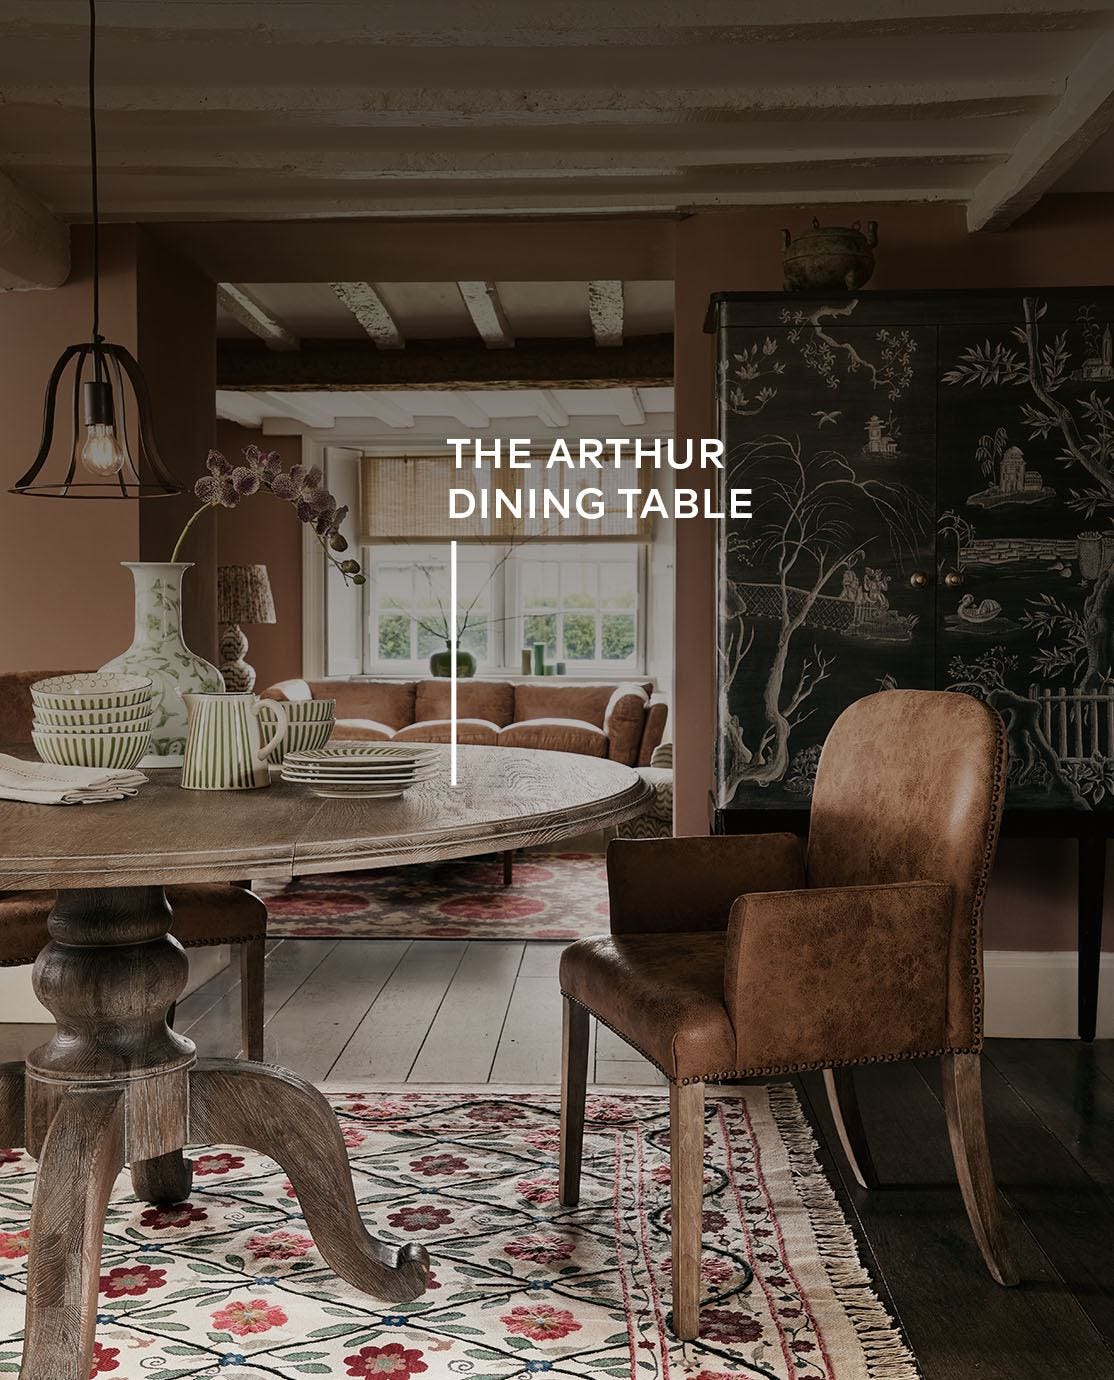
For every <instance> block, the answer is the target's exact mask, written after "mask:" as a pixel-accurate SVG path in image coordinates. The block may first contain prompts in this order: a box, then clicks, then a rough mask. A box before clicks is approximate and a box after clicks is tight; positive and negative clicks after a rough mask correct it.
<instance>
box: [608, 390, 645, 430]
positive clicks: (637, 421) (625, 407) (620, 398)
mask: <svg viewBox="0 0 1114 1380" xmlns="http://www.w3.org/2000/svg"><path fill="white" fill-rule="evenodd" d="M611 396H612V398H614V400H615V415H616V416H617V417H618V418H619V420H620V421H621V422H622V424H623V425H624V426H642V425H643V424H644V423H645V421H646V409H645V408H644V407H643V406H642V399H641V398H640V397H639V396H638V389H637V388H614V389H612V392H611Z"/></svg>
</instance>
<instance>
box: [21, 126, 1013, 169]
mask: <svg viewBox="0 0 1114 1380" xmlns="http://www.w3.org/2000/svg"><path fill="white" fill-rule="evenodd" d="M978 123H979V122H978V121H971V124H973V125H976V126H977V125H978ZM928 127H929V128H930V129H931V122H929V126H928ZM978 132H979V131H977V130H976V131H972V133H973V134H975V133H978ZM492 133H493V135H494V132H492ZM905 134H906V138H908V129H907V128H906V130H905ZM1012 148H1013V146H1012V144H1009V143H1007V142H1005V141H1004V140H1003V139H1002V138H998V139H996V140H991V139H987V138H986V137H983V138H981V139H978V140H977V142H976V141H972V143H970V144H955V145H954V146H948V145H942V144H940V143H939V142H938V141H937V142H935V143H933V142H931V141H930V140H929V139H926V142H924V143H923V144H913V143H911V142H907V143H904V144H903V143H893V144H885V143H878V144H877V145H875V144H871V143H866V142H863V137H862V136H860V135H858V134H848V135H847V136H846V141H845V142H844V143H842V144H838V143H833V144H832V145H830V146H828V147H820V148H813V147H810V146H809V145H808V144H807V142H801V143H798V144H796V145H794V146H793V147H784V148H776V147H770V148H745V147H739V148H722V147H715V148H709V147H707V146H704V147H700V148H688V149H685V148H680V149H674V148H670V147H669V146H668V144H666V143H663V144H662V146H661V147H659V148H656V149H654V148H651V149H644V148H638V149H622V148H616V149H613V150H610V151H606V152H596V151H593V150H583V149H568V150H561V151H558V152H533V151H531V150H529V149H522V150H517V151H515V152H506V153H504V152H502V151H492V150H490V149H487V150H474V151H473V150H462V151H460V152H457V153H445V152H437V151H432V150H431V151H429V152H420V153H380V152H375V153H373V154H367V155H362V154H356V153H353V154H347V153H334V152H327V153H319V152H315V151H310V152H307V153H305V154H302V155H300V156H299V159H298V164H297V168H296V169H292V168H291V165H290V160H289V157H284V156H283V155H282V154H279V153H275V152H271V151H262V152H261V151H257V150H251V149H237V148H236V147H235V146H234V144H233V143H232V142H231V141H229V142H227V143H225V144H224V145H223V146H222V147H221V148H220V149H215V148H202V147H198V148H196V149H195V150H192V151H191V150H181V151H178V150H174V151H164V150H160V149H158V148H156V147H153V146H145V147H144V148H142V149H137V150H134V151H133V150H127V149H124V148H122V147H118V148H117V151H116V152H115V154H114V155H113V156H112V157H111V158H104V159H101V172H102V175H104V174H112V175H114V176H116V177H118V178H121V179H123V178H124V177H134V178H137V179H139V178H142V179H144V180H146V179H149V178H151V177H157V176H158V175H159V174H161V173H166V172H169V171H172V170H173V171H175V172H179V171H182V170H188V171H190V172H192V173H205V174H209V175H211V176H213V177H214V178H220V177H236V178H239V177H240V176H241V175H242V174H249V175H252V176H254V175H256V174H273V175H274V176H276V177H282V178H284V179H286V180H297V181H312V180H314V179H319V178H328V179H330V180H335V181H338V182H396V181H397V182H405V181H410V180H413V181H419V180H420V181H422V182H429V181H434V180H437V179H446V180H451V181H488V180H490V179H491V178H495V177H499V178H508V177H513V178H515V179H522V180H532V181H547V180H554V179H558V178H568V177H584V178H588V177H608V178H612V177H667V176H672V175H673V174H674V173H676V172H678V171H680V170H687V169H690V168H691V169H693V170H696V171H699V172H702V173H709V172H712V171H713V170H715V169H717V168H723V169H728V170H730V171H732V172H736V171H738V170H739V169H740V168H764V167H819V166H823V165H825V164H840V165H845V166H847V167H890V166H893V165H895V164H903V163H928V164H941V165H942V164H947V163H978V162H987V163H989V162H994V161H997V160H999V159H1001V158H1003V157H1006V156H1008V155H1009V154H1010V153H1011V152H1012ZM5 158H6V161H7V163H8V166H9V167H12V168H17V167H22V166H26V167H34V168H38V169H43V168H49V169H51V170H52V171H57V172H60V173H67V174H72V175H73V176H75V177H85V176H87V170H86V169H85V168H83V167H82V166H81V164H80V163H79V162H75V161H74V159H73V156H72V153H71V152H70V151H69V150H59V151H58V152H56V153H53V154H52V153H51V152H50V151H49V150H46V149H42V148H31V147H28V148H25V149H22V150H20V151H19V152H18V153H14V154H12V155H11V156H8V155H5Z"/></svg>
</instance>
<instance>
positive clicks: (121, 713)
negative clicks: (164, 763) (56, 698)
mask: <svg viewBox="0 0 1114 1380" xmlns="http://www.w3.org/2000/svg"><path fill="white" fill-rule="evenodd" d="M151 703H152V702H151V700H150V699H145V700H140V701H139V702H138V704H119V705H114V706H113V708H111V709H48V708H46V707H45V706H44V705H36V706H35V727H36V728H47V729H50V728H70V729H73V728H78V729H80V728H105V727H108V728H112V727H115V726H116V725H117V724H118V725H119V726H120V727H121V728H122V729H124V730H125V731H128V728H129V726H130V725H134V724H136V723H138V721H139V720H140V719H149V718H150V717H151V712H152V711H151Z"/></svg>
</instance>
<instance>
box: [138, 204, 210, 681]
mask: <svg viewBox="0 0 1114 1380" xmlns="http://www.w3.org/2000/svg"><path fill="white" fill-rule="evenodd" d="M136 274H137V278H136V281H137V293H136V308H137V332H136V338H137V343H138V347H139V360H140V363H141V365H142V367H143V373H144V376H145V377H146V379H147V386H148V387H149V388H150V390H151V404H152V408H153V410H154V414H155V417H156V418H157V419H158V435H159V446H160V448H161V454H162V458H163V461H164V462H165V464H166V465H167V467H168V469H169V470H170V472H171V474H173V475H174V477H175V478H176V479H177V480H178V482H179V483H180V484H181V485H182V487H183V488H184V489H185V493H183V494H181V495H179V496H176V497H174V498H159V499H152V500H150V501H148V502H144V503H143V504H142V505H141V512H140V525H139V547H140V553H141V556H142V558H143V560H150V561H167V560H169V559H170V554H171V552H172V551H173V549H174V543H175V542H176V541H177V539H178V534H179V533H180V532H181V530H182V528H183V526H184V525H185V522H186V520H187V519H188V517H189V515H190V514H191V513H192V512H193V510H194V509H195V507H196V506H197V504H196V502H195V500H194V496H193V493H192V489H193V485H194V482H195V481H196V479H197V478H198V476H199V475H202V474H204V473H205V459H206V457H207V456H208V454H209V451H210V449H211V448H212V446H213V444H214V439H215V436H216V419H215V418H214V416H213V395H214V393H215V392H216V386H217V364H216V320H217V298H216V287H215V285H214V284H213V283H212V282H211V281H210V280H209V279H208V278H206V277H205V275H204V274H203V273H202V272H201V271H200V270H199V269H198V268H196V267H195V266H194V265H193V264H192V263H191V262H190V261H189V260H187V259H185V258H184V257H183V256H182V255H181V254H179V253H178V252H177V251H176V250H173V249H169V248H168V247H167V246H166V245H164V244H163V243H162V241H161V240H159V239H157V238H156V237H155V235H154V234H153V233H152V232H151V231H148V230H146V229H143V228H140V229H138V230H137V232H136ZM189 542H190V545H189V550H188V552H183V555H184V557H185V559H187V560H190V561H192V562H193V563H194V564H193V569H192V570H190V571H187V572H186V578H185V580H184V581H183V583H182V624H183V628H184V630H185V635H186V643H187V645H188V646H189V647H191V648H192V649H193V650H194V651H195V652H198V653H199V654H200V655H201V656H204V657H208V658H209V660H211V661H215V660H216V652H217V605H216V599H217V583H216V580H217V577H216V543H217V537H216V524H215V522H212V521H204V520H203V521H202V522H201V523H199V524H198V527H196V528H194V530H193V532H191V534H190V538H189Z"/></svg>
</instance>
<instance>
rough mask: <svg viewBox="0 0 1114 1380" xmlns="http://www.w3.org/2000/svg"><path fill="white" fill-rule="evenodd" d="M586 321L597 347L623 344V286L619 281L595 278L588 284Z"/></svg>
mask: <svg viewBox="0 0 1114 1380" xmlns="http://www.w3.org/2000/svg"><path fill="white" fill-rule="evenodd" d="M588 319H589V321H591V323H592V336H593V338H594V339H595V342H596V344H597V345H602V346H609V347H610V346H615V345H621V344H622V343H623V284H622V281H621V280H620V279H617V278H616V279H611V278H596V279H594V280H593V281H592V282H590V283H589V284H588Z"/></svg>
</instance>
